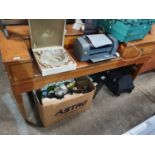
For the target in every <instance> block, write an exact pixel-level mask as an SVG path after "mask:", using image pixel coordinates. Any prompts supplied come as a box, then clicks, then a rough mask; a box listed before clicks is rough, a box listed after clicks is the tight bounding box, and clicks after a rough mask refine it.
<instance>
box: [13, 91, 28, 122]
mask: <svg viewBox="0 0 155 155" xmlns="http://www.w3.org/2000/svg"><path fill="white" fill-rule="evenodd" d="M13 93H14V92H13ZM14 97H15V99H16V104H17V106H18V109H19V111H20V113H21V115H22V116H23V118H24V119H25V120H27V117H26V111H25V107H24V102H23V98H22V94H15V93H14Z"/></svg>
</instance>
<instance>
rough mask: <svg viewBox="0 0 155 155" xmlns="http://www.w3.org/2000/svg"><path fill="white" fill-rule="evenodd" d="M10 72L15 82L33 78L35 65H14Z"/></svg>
mask: <svg viewBox="0 0 155 155" xmlns="http://www.w3.org/2000/svg"><path fill="white" fill-rule="evenodd" d="M10 72H11V78H12V80H13V81H19V80H24V79H29V78H32V77H33V75H34V72H33V63H31V62H27V63H21V64H20V63H19V64H13V65H11V66H10Z"/></svg>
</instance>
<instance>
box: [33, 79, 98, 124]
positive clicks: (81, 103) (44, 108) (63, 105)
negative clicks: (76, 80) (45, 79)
mask: <svg viewBox="0 0 155 155" xmlns="http://www.w3.org/2000/svg"><path fill="white" fill-rule="evenodd" d="M89 84H90V88H91V89H92V91H91V92H89V93H85V94H75V95H73V96H72V97H71V98H66V99H62V100H58V102H56V103H53V102H51V103H50V102H48V103H43V104H41V103H40V102H39V100H38V98H37V96H36V94H35V99H36V101H37V107H38V111H39V115H40V118H41V121H42V123H43V125H44V127H47V126H49V125H52V124H54V123H56V122H58V121H60V120H62V119H64V118H67V117H69V116H71V115H74V114H76V113H79V112H82V111H84V110H86V109H88V108H89V107H90V105H91V103H92V98H93V96H94V92H95V87H94V85H93V84H92V82H91V81H90V80H89Z"/></svg>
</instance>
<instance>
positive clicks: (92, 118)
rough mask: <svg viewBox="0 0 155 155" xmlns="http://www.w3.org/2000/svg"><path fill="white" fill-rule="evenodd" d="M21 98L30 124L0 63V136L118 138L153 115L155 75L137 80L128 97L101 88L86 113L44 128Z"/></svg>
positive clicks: (147, 75) (26, 101) (154, 109)
mask: <svg viewBox="0 0 155 155" xmlns="http://www.w3.org/2000/svg"><path fill="white" fill-rule="evenodd" d="M23 97H24V100H25V106H26V108H27V115H28V118H29V120H30V121H31V122H32V124H29V123H26V122H24V120H23V118H22V117H21V115H20V113H19V111H18V109H17V106H16V104H15V100H14V97H13V95H12V92H11V89H10V86H9V81H8V79H7V75H6V73H5V72H4V67H3V66H2V64H1V63H0V134H9V135H10V134H12V135H14V134H15V135H16V134H21V135H23V134H30V135H32V134H46V135H47V134H50V135H120V134H123V133H125V132H126V131H128V130H129V129H131V128H132V127H134V126H136V125H137V124H139V123H141V122H143V121H144V120H146V119H147V118H149V117H150V116H151V115H152V114H154V113H155V72H150V73H147V74H143V75H141V76H139V77H138V78H137V79H136V80H135V89H134V90H133V92H132V93H131V94H126V93H124V94H122V95H121V96H119V97H116V96H113V95H112V94H111V92H110V91H109V90H108V89H107V88H106V87H105V86H103V87H102V89H101V90H100V91H99V92H98V94H97V95H96V96H95V98H94V100H93V105H92V106H91V108H90V109H89V110H87V111H85V112H83V113H80V114H78V115H75V116H73V117H70V118H67V119H65V120H63V121H61V122H59V123H57V124H55V125H53V126H51V127H48V128H43V127H42V126H40V125H39V123H38V121H37V120H36V119H35V117H34V113H33V111H32V107H33V106H31V104H30V102H29V99H28V98H27V95H26V94H24V95H23Z"/></svg>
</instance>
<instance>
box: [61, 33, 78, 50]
mask: <svg viewBox="0 0 155 155" xmlns="http://www.w3.org/2000/svg"><path fill="white" fill-rule="evenodd" d="M77 37H78V36H66V37H65V42H64V47H65V48H66V49H71V48H73V44H74V41H75V39H76V38H77Z"/></svg>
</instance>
